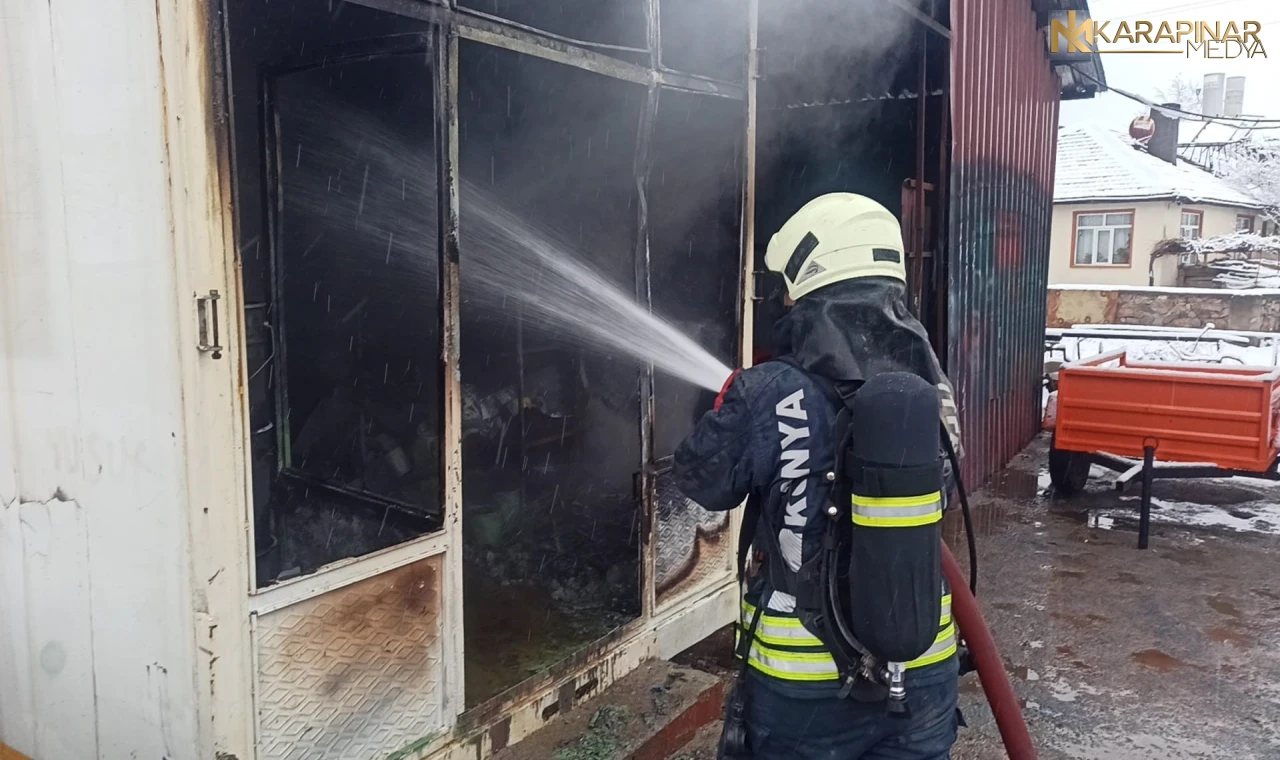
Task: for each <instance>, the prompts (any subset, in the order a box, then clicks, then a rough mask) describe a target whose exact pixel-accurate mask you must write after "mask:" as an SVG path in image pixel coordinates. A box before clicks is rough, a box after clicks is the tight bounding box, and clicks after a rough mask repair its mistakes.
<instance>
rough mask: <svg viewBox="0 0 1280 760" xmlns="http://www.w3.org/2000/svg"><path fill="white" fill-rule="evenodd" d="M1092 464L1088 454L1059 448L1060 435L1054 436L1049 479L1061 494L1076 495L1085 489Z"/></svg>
mask: <svg viewBox="0 0 1280 760" xmlns="http://www.w3.org/2000/svg"><path fill="white" fill-rule="evenodd" d="M1092 464H1093V463H1092V462H1091V461H1090V459H1089V455H1088V454H1082V453H1081V452H1079V451H1065V450H1063V449H1060V448H1058V437H1057V436H1056V435H1055V436H1054V437H1053V441H1052V442H1051V443H1050V444H1049V480H1050V481H1051V482H1052V483H1053V488H1054V490H1055V491H1057V492H1058V493H1059V494H1061V495H1062V496H1075V495H1076V494H1078V493H1080V492H1081V491H1083V490H1084V487H1085V484H1086V483H1088V482H1089V468H1090V467H1091V466H1092Z"/></svg>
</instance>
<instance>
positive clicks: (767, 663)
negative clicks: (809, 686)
mask: <svg viewBox="0 0 1280 760" xmlns="http://www.w3.org/2000/svg"><path fill="white" fill-rule="evenodd" d="M747 664H748V665H750V666H751V667H753V668H755V669H756V670H758V671H760V672H761V673H764V674H765V675H769V676H773V677H774V678H780V679H782V680H784V681H834V680H837V679H838V678H839V677H840V671H839V670H837V669H836V661H835V659H833V658H832V657H831V655H830V654H828V653H827V652H787V651H784V650H781V649H773V648H772V647H767V646H764V645H763V644H760V643H758V642H757V643H753V644H752V645H751V653H750V654H749V655H748V656H747Z"/></svg>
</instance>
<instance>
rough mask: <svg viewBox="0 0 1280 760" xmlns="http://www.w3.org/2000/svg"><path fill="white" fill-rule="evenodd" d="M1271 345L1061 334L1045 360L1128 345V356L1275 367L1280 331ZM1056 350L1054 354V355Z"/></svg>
mask: <svg viewBox="0 0 1280 760" xmlns="http://www.w3.org/2000/svg"><path fill="white" fill-rule="evenodd" d="M1267 342H1269V343H1270V345H1262V346H1247V345H1245V346H1242V345H1239V344H1238V343H1237V342H1235V341H1228V340H1203V341H1199V342H1191V341H1178V340H1159V339H1151V340H1144V339H1140V338H1131V337H1116V338H1106V337H1063V338H1062V339H1060V341H1059V346H1060V347H1061V350H1060V351H1058V352H1055V351H1049V352H1046V353H1045V360H1046V361H1048V360H1050V359H1053V358H1057V359H1058V360H1059V361H1061V360H1062V359H1064V358H1065V359H1066V361H1069V362H1072V361H1079V360H1081V359H1088V358H1090V357H1093V356H1097V355H1098V354H1105V353H1107V352H1108V351H1115V350H1117V349H1121V348H1123V349H1127V350H1128V352H1129V358H1130V359H1132V360H1134V361H1144V362H1205V363H1210V362H1212V363H1216V364H1238V365H1241V366H1251V367H1274V366H1277V364H1280V362H1277V347H1280V334H1277V335H1275V337H1274V339H1273V340H1270V341H1267ZM1055 353H1056V357H1055Z"/></svg>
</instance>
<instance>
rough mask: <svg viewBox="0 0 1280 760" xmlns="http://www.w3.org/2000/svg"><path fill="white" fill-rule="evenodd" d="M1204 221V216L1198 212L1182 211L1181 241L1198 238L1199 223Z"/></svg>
mask: <svg viewBox="0 0 1280 760" xmlns="http://www.w3.org/2000/svg"><path fill="white" fill-rule="evenodd" d="M1203 221H1204V214H1203V213H1202V212H1200V211H1183V212H1182V235H1181V237H1182V239H1183V240H1196V239H1198V238H1199V237H1200V227H1201V223H1202V222H1203Z"/></svg>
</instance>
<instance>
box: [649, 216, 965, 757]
mask: <svg viewBox="0 0 1280 760" xmlns="http://www.w3.org/2000/svg"><path fill="white" fill-rule="evenodd" d="M903 258H904V252H903V244H902V233H901V228H900V225H899V224H898V221H897V220H896V219H895V218H894V216H893V215H892V214H891V213H890V212H889V211H888V210H887V209H885V208H884V207H883V206H881V205H880V204H878V203H876V202H875V201H873V200H871V199H869V198H866V197H863V196H860V195H853V194H849V193H833V194H829V195H824V196H821V197H818V198H816V199H814V200H812V201H810V202H809V203H808V204H806V205H805V206H804V207H803V208H801V209H800V210H799V211H798V212H797V213H796V214H795V215H794V216H793V217H792V218H791V219H790V220H788V221H787V222H786V224H784V225H783V226H782V228H781V229H780V230H779V231H778V233H777V234H776V235H775V236H774V237H773V239H772V240H771V241H770V243H769V247H768V250H767V253H766V257H765V261H766V265H767V267H768V269H769V270H770V271H772V272H775V273H777V274H780V275H781V276H782V278H783V281H784V283H785V287H786V295H787V298H786V304H787V306H788V307H789V309H788V311H787V313H786V314H785V315H784V316H783V317H782V318H781V319H780V320H779V321H778V322H777V324H776V325H775V332H774V343H775V351H776V354H775V359H774V360H771V361H768V362H765V363H763V364H760V365H758V366H755V367H752V368H750V369H747V370H743V371H740V372H736V373H734V375H733V376H732V377H730V378H729V380H728V381H727V382H726V383H725V386H724V389H723V390H722V391H721V393H720V395H719V397H718V398H717V399H716V403H715V407H714V409H713V410H712V411H710V412H707V414H706V415H704V416H703V417H702V419H701V420H700V421H699V422H698V424H697V425H696V427H695V429H694V430H693V432H692V433H691V434H690V435H689V436H688V438H686V439H685V440H684V442H683V443H682V444H681V445H680V447H679V448H678V449H677V451H676V453H675V470H674V472H675V477H676V482H677V484H678V486H679V487H680V489H681V490H682V491H683V492H684V493H685V495H686V496H688V497H689V498H690V499H692V500H693V501H695V502H697V503H699V504H701V505H702V506H703V507H705V508H707V509H710V510H728V509H732V508H734V507H737V506H739V505H741V504H742V503H743V502H744V500H746V501H748V503H749V504H755V505H758V506H757V507H756V511H757V512H758V520H757V519H756V517H755V516H748V518H747V519H746V520H744V524H743V530H744V535H754V537H755V549H756V557H757V559H761V558H762V559H763V562H762V563H760V565H759V567H757V568H755V575H754V576H753V577H752V578H750V579H749V580H748V581H747V582H746V584H745V587H746V592H745V596H744V599H743V603H742V625H741V628H740V631H739V647H738V653H739V656H740V657H741V658H742V668H743V677H741V678H740V679H739V683H738V684H737V685H735V693H734V695H733V697H732V698H731V700H730V709H729V713H728V714H727V715H726V731H725V737H723V738H722V740H721V757H723V758H757V760H782V759H783V758H786V759H787V760H806V759H808V758H812V759H814V760H817V759H818V758H822V760H946V758H949V757H950V751H951V745H952V743H953V742H954V741H955V738H956V731H957V726H958V723H959V713H958V711H957V708H956V691H957V678H958V672H957V671H958V667H957V657H956V651H957V641H956V631H955V626H954V624H953V623H952V621H951V616H950V609H949V602H950V597H949V595H948V594H947V592H946V591H945V589H942V588H939V587H938V586H932V587H931V588H930V591H931V592H932V601H930V602H929V604H932V605H939V604H940V606H934V607H932V610H933V617H932V618H930V622H929V624H930V625H932V621H937V628H936V629H931V630H928V631H927V633H928V635H929V640H928V641H927V642H926V646H927V650H925V651H922V652H921V653H920V655H919V656H916V657H914V658H913V659H912V660H911V661H908V662H903V663H895V664H893V667H890V668H889V669H885V670H882V671H878V672H882V673H884V674H887V675H888V676H889V678H892V677H893V675H892V674H890V671H893V673H896V674H897V676H898V678H899V679H900V680H899V687H900V691H901V690H902V689H903V688H905V692H906V693H907V694H909V695H910V696H909V701H908V702H906V703H905V704H906V705H909V710H906V709H900V710H898V711H897V712H896V714H895V712H894V711H892V710H890V709H887V707H886V697H885V694H886V686H885V684H880V683H875V682H874V681H875V679H874V678H867V679H854V678H852V677H846V676H847V675H848V674H847V673H844V674H843V675H842V672H843V671H842V670H841V666H840V662H838V661H837V659H836V658H835V657H834V656H833V654H832V649H833V648H834V646H828V642H830V641H831V638H830V637H831V636H832V635H833V634H832V633H831V631H829V630H827V629H825V628H821V629H820V627H819V625H817V624H816V623H814V622H813V621H814V619H815V617H814V616H808V617H806V615H804V614H802V610H801V608H802V607H803V606H804V604H803V602H802V601H800V602H798V599H799V600H803V599H805V598H809V597H810V594H808V593H807V592H808V591H809V589H807V588H804V587H803V586H802V585H801V586H796V585H795V584H803V583H813V582H814V575H813V574H812V573H806V572H802V568H805V567H809V566H810V565H811V564H813V563H814V562H816V560H815V558H816V557H818V555H819V554H820V553H822V552H823V543H824V536H826V535H828V534H827V533H826V531H827V528H826V527H825V526H824V520H825V517H824V511H825V510H827V509H830V508H831V507H830V506H829V505H830V504H831V503H832V501H831V499H832V495H833V488H834V487H835V486H834V485H833V483H832V480H834V479H835V475H834V472H835V467H836V462H835V460H836V459H837V457H838V456H839V455H838V453H837V452H838V448H837V447H838V444H839V443H840V442H839V441H837V440H835V439H836V436H837V434H836V432H835V425H836V419H837V414H838V410H839V409H840V408H841V407H840V398H841V397H846V396H848V397H853V396H854V394H856V393H857V392H859V391H860V390H870V389H871V388H872V385H870V384H868V383H872V384H874V378H876V377H877V376H881V377H889V376H892V377H895V378H902V377H906V379H907V380H908V381H914V382H915V383H916V384H917V385H918V386H920V387H923V388H924V389H925V393H926V394H931V395H934V389H937V391H938V392H937V394H936V395H935V397H934V398H933V399H932V403H933V404H934V406H933V409H934V411H933V412H931V414H933V415H934V416H933V420H935V422H934V423H933V426H932V431H931V432H932V435H933V439H932V441H933V443H932V445H933V446H934V447H935V448H936V447H937V446H938V442H939V441H940V439H941V438H940V434H939V433H938V429H939V425H937V424H936V420H937V419H938V414H939V412H940V413H941V417H942V420H943V423H944V424H943V427H945V430H946V434H947V435H948V437H950V438H951V439H952V442H953V445H955V444H958V440H959V430H958V426H957V424H956V421H955V414H954V410H955V406H954V402H953V400H952V399H953V396H952V394H951V391H950V385H949V383H948V382H947V380H946V378H945V376H943V374H942V371H941V369H940V367H939V364H938V360H937V357H936V356H935V355H934V353H933V350H932V348H931V347H930V345H929V342H928V335H927V333H926V332H925V330H924V328H923V327H922V326H921V325H920V323H919V322H918V321H916V319H915V318H914V317H912V316H911V315H910V313H909V312H908V310H907V308H906V306H905V303H904V300H903V297H904V293H905V290H906V271H905V266H904V262H903ZM895 382H897V384H898V385H897V386H894V385H893V383H890V386H891V387H890V392H891V393H892V392H893V391H892V387H898V386H902V385H903V384H902V382H901V381H900V380H899V381H895ZM907 385H910V383H909V382H908V383H907ZM903 387H905V386H903ZM833 388H834V389H835V390H836V391H837V393H838V395H837V394H833V393H832V392H831V390H832V389H833ZM917 391H918V388H917ZM938 397H940V398H941V400H940V401H939V400H938ZM868 398H871V396H869V395H868V396H864V400H865V399H868ZM878 398H881V397H878ZM872 406H873V407H875V408H883V405H882V404H881V403H880V402H879V401H877V402H876V404H873V405H872ZM841 419H845V418H843V417H842V418H841ZM849 428H850V430H849V435H850V436H852V437H853V438H854V439H855V440H860V441H861V442H862V443H863V446H864V448H866V446H867V444H870V446H871V448H872V449H874V448H875V447H876V446H879V445H880V440H881V438H880V436H884V435H886V432H885V431H883V430H872V429H858V425H857V423H856V421H853V422H851V423H849ZM886 440H887V439H886ZM926 453H927V454H928V456H926V457H925V461H934V460H936V459H937V455H936V452H926ZM940 467H941V466H940ZM939 472H941V469H939ZM943 477H945V476H944V475H939V482H938V483H933V484H928V485H926V486H924V487H922V488H921V489H920V491H921V493H924V494H926V496H925V497H922V498H920V499H916V500H913V501H910V502H909V503H911V504H913V505H917V506H912V507H911V510H912V514H917V515H918V516H916V517H913V518H911V519H912V520H913V521H914V522H913V523H912V524H915V525H920V524H925V523H927V524H928V525H930V526H933V530H934V532H933V533H931V534H928V536H937V535H939V534H940V529H938V528H937V521H940V520H941V511H942V504H941V502H942V496H941V493H942V491H944V490H945V489H944V488H942V487H941V479H942V478H943ZM930 493H931V494H932V497H930V496H928V495H927V494H930ZM852 501H853V503H854V505H855V506H854V508H853V509H854V511H855V512H856V511H857V506H856V505H857V504H858V503H860V502H859V501H858V497H857V495H856V492H855V494H854V496H853V500H852ZM882 501H888V500H882ZM864 503H875V500H864ZM918 505H924V506H918ZM935 510H936V511H935ZM751 512H752V509H751V508H750V507H749V509H748V513H749V515H750V513H751ZM886 513H889V514H892V513H893V511H892V510H886ZM902 514H906V512H905V511H903V512H902ZM750 522H756V523H757V524H756V525H750V524H748V523H750ZM853 522H854V523H857V522H858V517H857V516H856V515H855V516H854V517H853ZM757 526H758V527H757ZM766 532H767V533H766ZM881 533H882V534H883V533H885V532H884V531H881ZM763 539H767V540H763ZM873 540H879V539H878V538H877V539H873ZM926 541H932V542H933V549H934V551H935V552H936V547H937V540H936V538H929V537H926ZM740 554H741V552H740ZM929 561H931V562H935V563H936V561H937V558H936V556H933V557H932V558H931V559H930V560H929ZM888 564H890V565H892V564H893V563H892V562H891V563H888ZM741 565H742V562H741V557H740V572H741ZM857 574H858V571H857V569H856V568H853V569H852V570H851V571H850V572H847V573H845V574H844V576H843V580H844V582H846V583H850V584H853V583H857V579H856V578H854V577H853V576H854V575H857ZM931 577H932V578H934V579H935V580H932V581H930V583H937V582H939V579H940V577H941V575H940V570H939V571H937V572H936V573H934V574H933V575H932V576H931ZM788 578H790V580H787V579H788ZM778 579H781V580H778ZM788 583H790V584H792V588H790V589H789V590H790V591H792V592H794V593H787V591H788V589H782V588H780V586H785V585H787V584H788ZM819 596H820V595H819ZM939 600H940V603H939ZM761 605H763V607H762V608H761ZM873 614H874V613H873ZM818 617H821V616H818ZM933 630H936V631H937V636H936V638H935V637H934V635H933ZM850 672H853V671H852V670H850ZM864 672H867V671H865V669H864ZM903 682H905V683H903ZM886 683H888V681H886ZM735 700H736V702H735ZM735 704H736V707H735ZM735 710H736V711H737V712H738V713H739V714H740V717H741V719H742V723H744V724H745V725H744V727H743V729H742V731H741V732H740V733H741V736H738V737H736V738H734V734H735V730H736V729H735V727H734V726H733V725H732V724H733V722H734V720H735V719H734V712H735Z"/></svg>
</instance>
